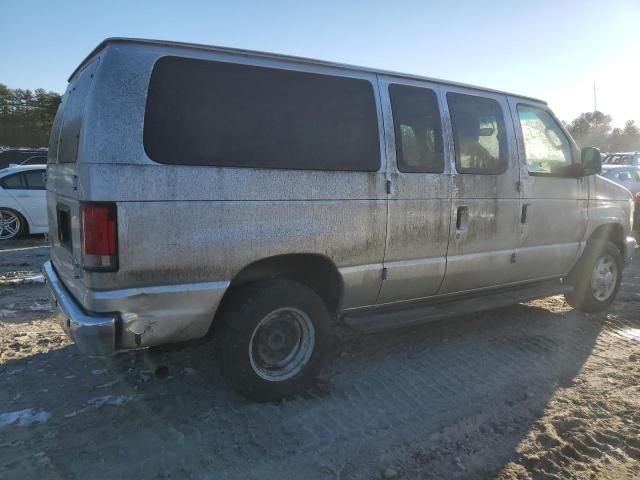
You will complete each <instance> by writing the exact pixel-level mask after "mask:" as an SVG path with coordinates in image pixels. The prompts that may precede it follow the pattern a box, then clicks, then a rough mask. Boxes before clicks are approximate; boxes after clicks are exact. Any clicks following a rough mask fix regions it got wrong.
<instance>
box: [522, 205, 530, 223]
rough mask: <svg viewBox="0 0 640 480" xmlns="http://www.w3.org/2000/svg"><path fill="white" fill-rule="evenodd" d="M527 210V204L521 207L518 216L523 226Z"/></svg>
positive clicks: (525, 221)
mask: <svg viewBox="0 0 640 480" xmlns="http://www.w3.org/2000/svg"><path fill="white" fill-rule="evenodd" d="M528 210H529V205H528V204H526V203H525V204H524V205H522V213H521V214H520V223H522V224H525V223H527V211H528Z"/></svg>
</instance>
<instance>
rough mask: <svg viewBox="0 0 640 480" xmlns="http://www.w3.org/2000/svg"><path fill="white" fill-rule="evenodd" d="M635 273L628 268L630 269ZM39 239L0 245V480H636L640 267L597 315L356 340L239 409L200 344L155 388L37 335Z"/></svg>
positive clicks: (562, 310)
mask: <svg viewBox="0 0 640 480" xmlns="http://www.w3.org/2000/svg"><path fill="white" fill-rule="evenodd" d="M639 257H640V256H639ZM46 258H47V248H46V246H45V243H44V240H43V239H42V238H37V237H34V238H31V239H27V240H22V241H16V242H6V243H3V244H2V245H1V246H0V385H1V386H2V388H0V478H2V479H21V480H22V479H26V478H40V479H49V478H55V479H58V478H60V479H71V478H82V479H84V478H91V479H102V478H105V479H113V478H138V479H157V478H164V479H169V478H174V479H177V478H186V479H203V478H209V479H222V478H225V479H227V478H228V479H251V478H256V479H288V478H299V479H376V478H396V479H414V478H500V479H516V478H523V479H524V478H558V479H565V478H585V479H586V478H598V479H606V478H610V479H620V478H640V314H639V310H638V307H639V306H640V258H638V257H636V259H635V261H634V263H633V265H632V266H631V267H630V268H629V269H628V270H627V271H626V273H625V279H624V284H623V286H622V289H621V292H620V295H619V297H618V300H617V301H616V303H615V304H614V305H613V307H612V308H611V310H610V312H609V313H608V314H601V315H582V314H578V313H576V312H575V311H573V310H571V308H570V307H568V306H567V304H566V303H565V302H564V300H563V298H562V297H560V296H558V297H550V298H546V299H544V300H539V301H535V302H530V303H528V304H522V305H515V306H513V307H509V308H503V309H500V310H496V311H492V312H488V313H483V314H478V315H474V316H470V317H461V318H456V319H454V320H449V321H445V322H440V323H437V324H428V325H425V326H422V327H419V328H412V329H405V330H400V331H394V332H386V333H381V334H377V335H369V336H366V337H361V336H355V335H349V334H341V335H339V336H338V337H337V338H336V342H335V351H334V356H333V361H332V362H331V364H330V365H329V366H328V367H327V369H326V371H325V372H324V375H323V379H322V381H321V382H320V384H319V385H318V386H317V388H316V389H315V390H314V391H312V392H310V393H309V394H308V395H305V396H304V397H300V398H296V399H292V400H289V401H286V402H282V403H279V404H269V405H258V404H251V403H248V402H246V401H245V400H243V399H241V398H239V397H238V396H237V395H235V394H234V393H233V392H231V391H230V390H229V389H228V388H227V387H225V385H223V383H222V380H221V378H220V374H219V372H218V371H217V367H216V366H215V363H214V362H213V360H212V355H211V351H210V350H211V349H210V347H209V346H208V345H202V346H199V347H196V348H190V349H184V350H181V351H180V352H177V353H175V354H173V355H172V359H171V360H172V363H171V375H170V377H169V378H168V379H167V380H165V381H158V380H155V379H152V378H151V376H150V374H149V372H148V371H147V370H145V367H144V364H143V363H142V362H141V359H140V356H139V355H129V354H127V355H123V356H118V357H114V358H109V359H103V358H88V357H84V356H81V355H79V354H78V353H77V352H76V350H75V347H74V346H73V345H72V344H71V343H70V342H69V341H68V340H67V339H66V337H65V336H64V335H63V333H62V331H61V330H60V329H59V327H58V326H57V325H55V324H54V323H53V322H52V321H51V320H50V317H51V307H50V305H49V303H48V300H47V295H46V292H45V287H44V286H43V285H42V283H39V282H41V279H40V277H38V273H39V266H40V264H41V263H42V262H44V261H45V259H46Z"/></svg>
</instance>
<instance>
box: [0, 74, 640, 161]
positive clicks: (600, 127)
mask: <svg viewBox="0 0 640 480" xmlns="http://www.w3.org/2000/svg"><path fill="white" fill-rule="evenodd" d="M61 98H62V97H61V96H60V94H58V93H56V92H47V91H46V90H44V89H42V88H38V89H36V90H34V91H31V90H23V89H21V88H15V89H12V88H8V87H7V86H6V85H3V84H1V83H0V145H6V146H12V147H44V146H47V145H48V144H49V133H50V131H51V125H52V124H53V118H54V117H55V114H56V110H57V109H58V105H60V100H61ZM611 122H612V120H611V116H610V115H606V114H604V113H602V112H599V111H595V112H585V113H582V114H580V115H579V116H578V117H577V118H575V119H574V120H573V121H571V122H569V123H565V126H566V127H567V129H568V130H569V132H570V133H571V135H572V136H573V138H574V139H575V140H576V142H577V143H578V145H580V146H581V147H587V146H589V147H597V148H599V149H600V150H601V151H603V152H627V151H640V128H638V126H637V125H636V123H635V122H634V121H633V120H628V121H627V122H625V124H624V127H623V128H613V127H612V126H611Z"/></svg>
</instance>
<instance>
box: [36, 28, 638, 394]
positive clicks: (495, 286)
mask: <svg viewBox="0 0 640 480" xmlns="http://www.w3.org/2000/svg"><path fill="white" fill-rule="evenodd" d="M70 92H73V93H72V94H70ZM48 162H49V163H48V164H47V197H48V202H47V208H48V216H49V226H50V229H51V231H50V239H51V261H50V262H47V263H46V264H45V265H44V267H43V270H44V274H45V279H46V282H47V285H48V288H49V291H50V293H51V296H52V298H53V304H54V305H57V306H58V307H59V317H58V319H59V321H60V324H61V325H62V327H63V328H64V329H65V331H66V332H67V333H68V334H69V335H70V336H71V337H72V338H73V339H74V340H75V342H76V345H77V346H78V348H79V349H80V350H81V351H83V352H85V353H89V354H111V353H113V352H117V351H122V350H131V349H144V348H149V347H154V346H159V345H167V344H171V343H177V342H183V341H188V340H194V339H197V338H203V337H207V336H212V337H213V340H214V345H215V346H214V348H213V350H214V351H215V352H216V356H217V359H218V362H219V364H220V366H221V371H222V374H223V376H224V378H225V380H226V381H227V382H228V383H229V384H230V385H232V386H233V387H235V388H236V389H237V390H238V391H239V392H241V393H242V394H244V395H245V396H247V397H249V398H252V399H255V400H260V401H272V400H276V399H279V398H281V397H283V396H288V395H292V394H295V393H298V392H300V391H301V390H303V389H304V388H306V387H308V386H310V385H312V384H313V382H314V380H315V377H316V375H317V373H318V371H319V370H320V368H321V366H322V363H323V360H324V359H325V358H326V356H327V355H328V354H329V353H330V351H331V349H330V347H331V345H330V344H331V336H330V328H331V327H332V325H333V324H334V321H333V319H337V320H339V321H341V322H344V323H346V324H348V325H349V326H350V327H352V328H354V329H360V330H363V331H373V330H378V329H382V328H390V327H400V326H407V325H412V324H416V323H420V322H424V321H425V320H435V319H442V318H444V317H448V316H453V315H460V314H463V313H472V312H477V311H479V310H482V309H488V308H494V307H497V306H500V305H506V304H511V303H517V302H520V301H524V300H529V299H532V298H539V297H545V296H547V295H550V294H556V293H564V294H565V297H566V298H567V300H568V302H569V303H570V304H571V305H573V306H574V307H575V308H577V309H580V310H582V311H588V312H594V311H599V310H603V309H605V308H607V306H608V305H609V304H610V303H611V302H612V301H613V299H614V298H615V296H616V294H617V291H618V288H619V286H620V280H621V275H622V269H623V266H624V265H625V264H626V263H628V262H629V261H630V259H631V255H632V253H633V250H634V246H635V241H634V239H632V238H629V233H630V230H631V207H632V200H631V195H630V194H629V191H628V190H626V189H624V188H621V187H620V186H618V185H616V184H614V183H613V182H610V181H608V180H606V179H604V178H602V177H600V176H598V175H596V174H597V173H600V171H601V167H602V165H601V158H600V152H599V151H598V150H597V149H594V148H585V149H583V150H582V151H580V150H579V149H578V147H577V145H576V144H575V142H574V141H573V140H572V139H571V137H570V136H569V134H568V133H567V131H566V129H565V128H564V127H563V126H562V123H561V122H559V121H558V120H557V118H556V117H555V116H554V115H553V113H552V112H551V110H550V109H549V108H548V106H547V104H546V103H545V102H544V101H541V100H537V99H534V98H530V97H525V96H521V95H513V94H509V93H505V92H500V91H496V90H490V89H486V88H480V87H474V86H469V85H462V84H458V83H452V82H445V81H441V80H434V79H429V78H424V77H418V76H414V75H406V74H399V73H391V72H386V71H380V70H373V69H368V68H362V67H352V66H346V65H340V64H334V63H329V62H323V61H317V60H310V59H301V58H295V57H287V56H282V55H274V54H268V53H259V52H248V51H244V50H234V49H229V48H217V47H208V46H202V45H191V44H182V43H172V42H160V41H152V40H133V39H110V40H106V41H105V42H103V43H102V44H101V45H99V46H98V48H96V49H95V50H94V51H93V52H92V53H91V54H90V55H89V56H88V57H87V59H86V60H85V61H83V62H82V64H81V65H80V66H79V67H78V68H77V69H76V71H75V72H73V74H72V75H71V77H70V82H69V86H68V89H67V93H65V95H64V97H63V99H62V103H61V104H60V107H59V109H58V113H57V115H56V117H55V120H54V123H53V128H52V134H51V143H50V148H49V160H48ZM434 368H437V367H434Z"/></svg>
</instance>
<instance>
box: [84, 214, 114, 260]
mask: <svg viewBox="0 0 640 480" xmlns="http://www.w3.org/2000/svg"><path fill="white" fill-rule="evenodd" d="M80 212H81V213H80V215H81V222H82V231H81V234H82V268H84V269H85V270H91V271H102V272H115V271H116V270H118V217H117V214H116V205H115V203H90V204H86V205H82V206H81V209H80Z"/></svg>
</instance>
